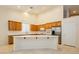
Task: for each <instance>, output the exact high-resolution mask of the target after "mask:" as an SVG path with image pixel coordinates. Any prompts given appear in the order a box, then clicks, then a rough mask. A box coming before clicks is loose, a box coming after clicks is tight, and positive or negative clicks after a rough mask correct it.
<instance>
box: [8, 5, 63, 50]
mask: <svg viewBox="0 0 79 59" xmlns="http://www.w3.org/2000/svg"><path fill="white" fill-rule="evenodd" d="M22 7H23V6H22ZM25 7H28V6H25ZM19 8H20V7H19ZM35 8H42V10H41V11H39V12H37V10H36V9H35ZM55 8H56V9H59V10H54V9H55ZM28 9H31V10H30V11H31V12H28V13H29V14H31V16H32V17H33V18H34V20H33V21H31V22H32V23H31V22H30V24H28V23H26V22H23V21H25V20H23V21H22V22H21V21H17V20H15V19H10V20H8V30H9V31H8V44H10V45H11V44H12V45H13V46H14V47H16V48H14V50H15V49H16V50H17V49H22V48H23V49H30V48H31V49H32V48H34V49H35V48H36V49H38V48H53V49H57V45H58V44H61V20H59V19H58V20H56V21H55V18H56V17H58V13H60V11H61V10H63V8H62V6H33V7H32V6H29V7H28ZM50 9H51V10H50ZM49 10H50V11H51V12H52V13H56V14H57V15H54V18H50V17H52V16H51V15H50V14H52V13H51V12H48V11H49ZM52 10H53V11H52ZM44 11H45V12H44ZM54 11H55V12H54ZM56 11H57V12H56ZM43 12H44V13H48V14H49V15H46V16H49V18H50V19H49V18H48V20H47V21H46V20H45V21H44V19H43V22H41V19H40V18H42V16H41V15H43V14H44V13H43ZM42 13H43V14H42ZM24 14H25V15H24V16H25V18H29V17H30V16H29V15H28V14H26V13H24ZM61 15H62V14H61ZM46 16H45V17H46ZM59 16H60V15H59ZM58 18H59V17H58ZM60 18H61V19H62V16H61V17H60ZM52 19H54V20H52ZM49 20H51V21H49ZM27 22H28V21H27ZM33 22H34V23H33ZM57 28H58V30H57V31H56V29H57ZM53 31H54V33H53ZM33 36H34V37H33ZM19 37H20V38H22V40H24V39H25V40H26V41H25V40H24V41H20V38H19ZM16 38H17V39H16ZM18 38H19V40H18ZM27 38H28V39H27ZM32 38H34V39H32ZM53 39H54V40H53ZM55 39H56V40H55ZM29 40H31V41H30V42H29ZM33 41H34V43H33ZM24 42H25V44H24ZM26 42H29V43H28V44H26ZM32 43H33V44H32ZM37 43H39V44H37ZM21 44H22V46H21ZM27 45H28V46H27ZM43 45H44V46H43ZM19 46H20V48H19ZM30 46H31V47H30Z"/></svg>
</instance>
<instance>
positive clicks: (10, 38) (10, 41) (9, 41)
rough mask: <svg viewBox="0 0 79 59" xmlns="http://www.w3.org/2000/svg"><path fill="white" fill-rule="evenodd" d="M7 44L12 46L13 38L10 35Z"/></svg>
mask: <svg viewBox="0 0 79 59" xmlns="http://www.w3.org/2000/svg"><path fill="white" fill-rule="evenodd" d="M8 44H13V36H12V35H9V36H8Z"/></svg>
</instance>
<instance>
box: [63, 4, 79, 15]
mask: <svg viewBox="0 0 79 59" xmlns="http://www.w3.org/2000/svg"><path fill="white" fill-rule="evenodd" d="M64 9H65V10H69V16H75V15H79V5H66V6H64Z"/></svg>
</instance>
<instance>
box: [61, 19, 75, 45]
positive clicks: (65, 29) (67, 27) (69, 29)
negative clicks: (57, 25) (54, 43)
mask: <svg viewBox="0 0 79 59" xmlns="http://www.w3.org/2000/svg"><path fill="white" fill-rule="evenodd" d="M65 21H66V22H65ZM65 21H63V24H62V43H63V44H66V45H71V46H75V41H76V24H75V23H74V22H70V21H68V20H65Z"/></svg>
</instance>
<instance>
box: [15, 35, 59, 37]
mask: <svg viewBox="0 0 79 59" xmlns="http://www.w3.org/2000/svg"><path fill="white" fill-rule="evenodd" d="M14 37H58V36H57V35H23V36H14Z"/></svg>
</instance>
